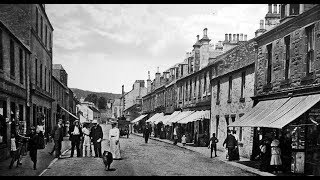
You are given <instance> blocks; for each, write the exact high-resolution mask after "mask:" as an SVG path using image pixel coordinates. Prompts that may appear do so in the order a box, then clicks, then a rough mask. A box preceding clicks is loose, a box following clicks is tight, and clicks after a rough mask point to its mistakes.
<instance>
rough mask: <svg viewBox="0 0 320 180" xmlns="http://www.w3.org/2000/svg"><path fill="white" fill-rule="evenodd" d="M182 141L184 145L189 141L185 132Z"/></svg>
mask: <svg viewBox="0 0 320 180" xmlns="http://www.w3.org/2000/svg"><path fill="white" fill-rule="evenodd" d="M181 143H182V145H183V146H185V145H186V143H187V141H186V135H185V134H184V135H183V136H182V137H181Z"/></svg>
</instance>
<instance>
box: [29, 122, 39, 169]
mask: <svg viewBox="0 0 320 180" xmlns="http://www.w3.org/2000/svg"><path fill="white" fill-rule="evenodd" d="M30 130H31V132H30V133H29V134H28V135H27V137H29V138H30V139H29V144H28V147H29V151H30V152H29V155H30V158H31V161H32V162H33V169H34V170H36V169H37V152H38V146H39V145H38V143H39V135H38V133H37V132H36V128H35V127H34V126H32V127H31V128H30Z"/></svg>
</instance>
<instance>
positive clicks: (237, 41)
mask: <svg viewBox="0 0 320 180" xmlns="http://www.w3.org/2000/svg"><path fill="white" fill-rule="evenodd" d="M237 42H239V34H237Z"/></svg>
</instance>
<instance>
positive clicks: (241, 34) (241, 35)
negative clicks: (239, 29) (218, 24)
mask: <svg viewBox="0 0 320 180" xmlns="http://www.w3.org/2000/svg"><path fill="white" fill-rule="evenodd" d="M240 41H243V33H240Z"/></svg>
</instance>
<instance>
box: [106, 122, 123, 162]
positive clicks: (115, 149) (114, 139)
mask: <svg viewBox="0 0 320 180" xmlns="http://www.w3.org/2000/svg"><path fill="white" fill-rule="evenodd" d="M116 125H117V123H112V129H110V131H109V142H110V152H111V153H112V156H113V159H115V160H120V159H121V155H120V142H119V135H120V131H119V129H118V128H117V127H116Z"/></svg>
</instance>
